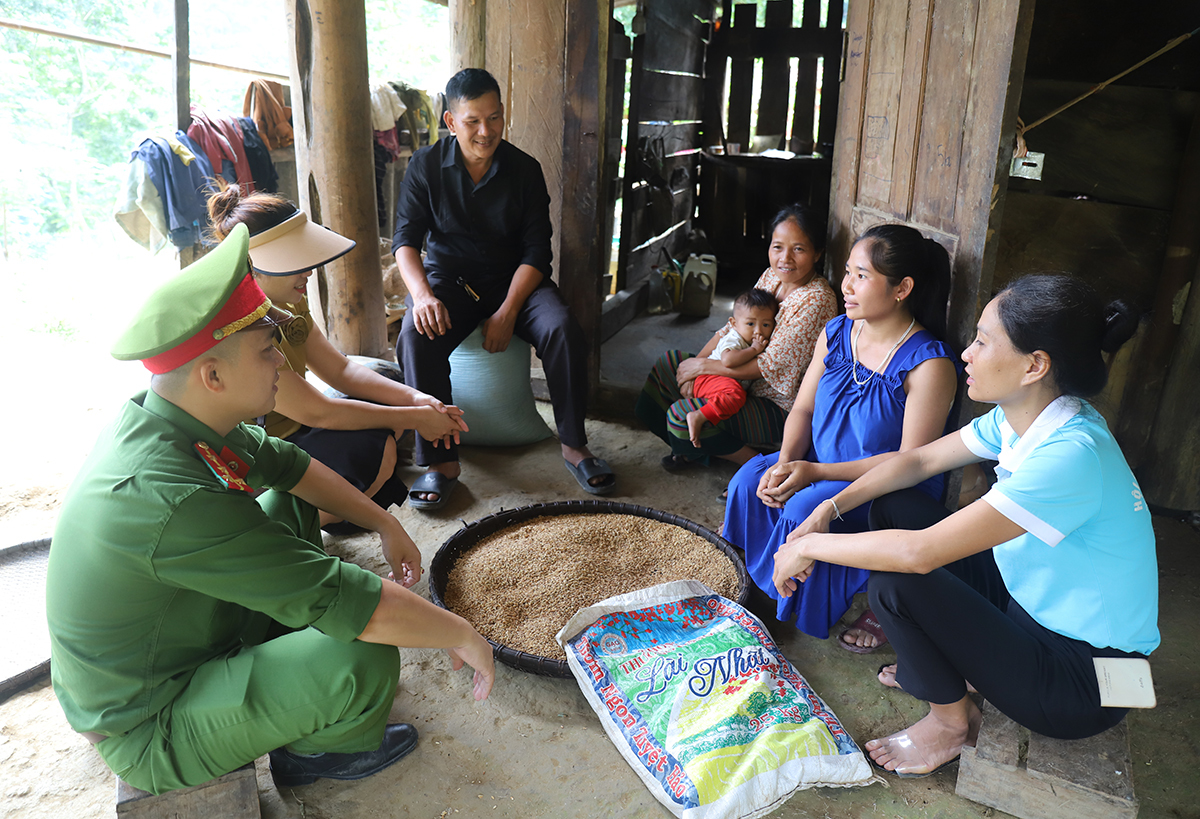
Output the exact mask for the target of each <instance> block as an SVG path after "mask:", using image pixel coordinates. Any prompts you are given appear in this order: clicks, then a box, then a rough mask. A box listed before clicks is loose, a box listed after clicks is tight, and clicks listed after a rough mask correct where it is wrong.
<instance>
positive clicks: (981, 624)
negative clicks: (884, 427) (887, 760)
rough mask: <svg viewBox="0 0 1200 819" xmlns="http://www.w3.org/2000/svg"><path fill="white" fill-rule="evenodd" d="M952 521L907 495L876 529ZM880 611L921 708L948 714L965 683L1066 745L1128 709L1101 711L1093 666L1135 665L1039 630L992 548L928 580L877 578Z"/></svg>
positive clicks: (877, 511)
mask: <svg viewBox="0 0 1200 819" xmlns="http://www.w3.org/2000/svg"><path fill="white" fill-rule="evenodd" d="M948 514H949V512H947V511H946V509H945V507H943V506H942V505H941V504H940V503H938V502H937V501H935V500H933V499H932V498H930V497H929V496H928V495H925V494H924V493H922V492H918V491H917V490H915V489H905V490H902V491H900V492H895V493H893V494H891V495H885V496H884V497H882V498H879V499H878V500H876V501H875V502H874V503H873V504H872V507H871V515H870V524H871V528H872V529H924V528H927V527H929V526H932V525H933V524H934V523H937V522H938V521H939V520H941V519H943V518H945V517H946V516H947V515H948ZM868 594H869V597H870V600H871V608H872V609H873V610H874V612H875V616H876V617H878V618H879V621H880V623H881V624H882V625H883V630H884V632H885V633H886V634H887V636H888V639H889V640H890V641H891V643H892V645H893V646H895V648H896V656H897V658H898V666H897V673H896V680H897V682H898V683H899V684H900V685H901V687H903V688H904V690H905V691H907V692H909V693H910V694H912V695H913V696H915V697H918V698H919V699H923V700H927V701H929V702H931V703H937V704H942V705H946V704H949V703H953V702H957V701H958V700H960V699H962V697H963V696H964V695H965V694H966V682H965V681H966V680H970V681H971V684H972V685H974V686H975V688H976V689H977V690H978V691H979V693H980V694H982V695H983V696H984V697H986V698H987V700H988V701H989V702H991V703H992V704H993V705H995V706H996V708H998V709H999V710H1000V711H1001V713H1003V714H1005V715H1006V716H1008V717H1009V718H1010V719H1012V720H1013V721H1014V722H1017V723H1019V724H1020V725H1024V726H1025V727H1026V728H1029V729H1030V730H1032V731H1036V732H1037V733H1039V734H1043V735H1045V736H1050V737H1056V738H1059V739H1081V738H1083V737H1088V736H1092V735H1094V734H1098V733H1100V732H1101V731H1104V730H1106V729H1108V728H1111V727H1112V726H1114V725H1116V724H1117V723H1118V722H1120V721H1121V719H1122V718H1123V717H1124V716H1125V712H1126V709H1124V708H1102V707H1101V706H1100V691H1099V685H1098V683H1097V682H1096V671H1095V667H1094V665H1093V663H1092V658H1093V657H1136V656H1141V655H1137V654H1126V653H1125V652H1122V651H1118V650H1116V649H1097V648H1094V647H1093V646H1091V645H1089V644H1088V643H1085V642H1083V641H1081V640H1073V639H1071V638H1070V637H1065V636H1063V635H1061V634H1058V633H1056V632H1053V631H1050V630H1049V629H1047V628H1045V627H1044V626H1042V625H1040V624H1038V623H1037V622H1036V621H1035V620H1034V619H1033V618H1032V617H1030V616H1029V614H1027V613H1026V612H1025V610H1024V609H1023V608H1021V606H1020V605H1019V604H1018V603H1017V602H1016V601H1015V600H1013V599H1011V598H1010V597H1009V594H1008V590H1007V589H1006V588H1005V586H1004V580H1003V578H1001V576H1000V572H999V570H998V569H997V568H996V561H995V559H994V558H993V557H992V552H991V550H990V549H989V550H988V551H986V552H982V553H980V554H977V555H972V556H971V557H968V558H965V559H963V560H960V561H957V562H955V563H952V564H950V565H948V566H945V567H943V568H941V569H935V570H934V571H932V572H930V573H929V574H926V575H921V574H900V573H893V572H873V573H872V574H871V580H870V584H869V587H868Z"/></svg>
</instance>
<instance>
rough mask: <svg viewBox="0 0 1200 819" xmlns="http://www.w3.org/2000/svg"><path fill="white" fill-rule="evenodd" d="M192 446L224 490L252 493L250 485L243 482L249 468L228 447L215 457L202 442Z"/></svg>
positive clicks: (211, 450)
mask: <svg viewBox="0 0 1200 819" xmlns="http://www.w3.org/2000/svg"><path fill="white" fill-rule="evenodd" d="M193 446H194V448H195V450H196V452H198V453H200V460H202V461H204V463H205V464H207V465H208V468H209V469H210V470H212V473H213V474H214V475H216V476H217V480H219V481H220V482H221V483H222V484H224V485H225V488H227V489H237V490H239V491H241V492H253V491H254V490H253V489H251V487H250V484H248V483H246V481H245V480H243V478H244V477H245V475H246V473H247V472H249V471H250V467H248V466H246V464H245V463H243V462H242V461H241V459H239V458H238V457H237V456H236V455H234V454H233V453H232V452H231V451H230V450H229V447H225V448H224V449H223V450H222V451H221V454H220V455H217V453H216V452H214V451H213V448H212V447H210V446H209V445H208V444H206V443H204V442H203V441H197V442H196V443H195V444H194V445H193Z"/></svg>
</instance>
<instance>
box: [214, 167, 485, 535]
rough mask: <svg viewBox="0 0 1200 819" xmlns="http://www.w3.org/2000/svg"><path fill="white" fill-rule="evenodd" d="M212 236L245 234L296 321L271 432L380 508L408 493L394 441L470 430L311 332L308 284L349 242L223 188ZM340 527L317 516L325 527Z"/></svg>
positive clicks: (447, 409)
mask: <svg viewBox="0 0 1200 819" xmlns="http://www.w3.org/2000/svg"><path fill="white" fill-rule="evenodd" d="M208 214H209V219H210V221H211V222H212V233H213V236H214V237H215V238H216V239H217V240H221V239H224V238H225V236H226V235H228V233H229V232H230V231H231V230H233V228H234V227H235V226H236V225H238V224H245V225H246V227H248V228H249V229H250V263H251V266H252V267H253V270H254V278H255V280H256V281H257V282H258V285H259V287H261V288H262V289H263V292H264V293H266V294H267V297H268V298H269V299H270V300H271V301H272V302H273V303H275V304H278V305H282V306H283V307H285V308H287V309H288V310H290V311H291V312H292V313H294V314H295V316H296V318H295V319H294V320H293V321H292V322H291V323H290V324H289V325H287V326H285V327H283V328H281V329H282V332H281V334H280V336H281V337H280V339H279V341H277V342H276V343H277V344H278V346H279V349H280V351H281V352H282V353H283V354H284V356H285V357H286V358H287V363H286V364H285V365H284V366H283V367H281V368H280V372H279V392H278V394H277V396H276V401H275V410H274V411H273V412H271V413H270V414H269V415H267V416H265V418H263V419H255V420H258V421H259V422H260V423H262V424H263V425H264V426H265V427H266V430H267V432H269V433H270V434H272V435H275V436H277V437H279V438H284V439H286V440H288V441H289V442H291V443H294V444H296V445H297V446H298V447H300V448H301V449H303V450H304V451H305V452H307V453H309V454H310V455H312V456H313V457H314V458H316V459H317V460H319V461H321V462H322V463H324V464H325V465H326V466H328V467H330V468H331V469H333V470H334V471H336V472H337V473H338V474H340V475H341V476H342V477H344V478H345V479H346V480H347V481H349V482H350V483H351V484H353V485H354V486H356V487H357V488H358V489H360V490H362V492H363V493H365V494H366V495H368V496H369V497H371V498H373V499H374V500H375V502H376V503H378V504H379V505H380V506H381V507H383V508H384V509H387V508H389V507H390V506H391V504H393V503H396V504H400V503H403V502H404V498H405V497H406V495H407V494H408V490H407V487H405V485H404V483H403V482H402V481H401V480H400V478H399V477H397V476H396V475H395V474H394V473H395V468H396V462H397V457H396V440H397V438H399V437H400V435H401V434H402V433H403V432H404V430H406V429H412V430H415V431H416V433H417V434H418V435H420V436H421V437H422V438H424V439H425V440H427V441H432V442H434V444H435V445H436V444H437V443H438V442H441V441H450V440H453V441H455V442H457V441H458V433H459V432H461V431H465V430H466V429H467V426H466V424H464V423H463V421H462V411H461V410H460V409H458V408H457V407H454V406H446V405H445V404H443V403H442V402H441V401H439V400H437V399H436V398H434V397H433V396H430V395H426V394H425V393H423V392H419V391H417V390H414V389H413V388H411V387H408V386H405V385H404V384H401V383H398V382H395V381H392V380H390V379H388V378H385V377H384V376H382V375H379V374H378V373H376V372H374V371H372V370H370V369H368V368H367V367H364V366H362V365H361V364H357V363H355V362H353V361H351V360H349V359H348V358H346V356H344V355H343V354H342V353H341V352H339V351H338V350H337V349H335V348H334V346H333V345H332V344H330V343H329V340H328V339H326V338H325V336H324V335H323V334H322V333H321V331H320V330H319V329H318V328H317V327H315V326H314V323H313V320H312V317H311V315H310V314H309V309H308V298H307V284H308V277H309V276H310V275H311V274H312V271H313V269H314V268H317V267H320V266H321V265H324V264H328V263H329V262H331V261H333V260H334V259H337V258H340V257H341V256H344V255H345V254H347V253H349V252H350V251H351V250H353V249H354V245H355V243H354V242H353V241H352V240H350V239H347V238H346V237H344V236H341V235H339V234H337V233H334V232H333V231H332V230H329V229H328V228H325V227H322V226H320V225H316V224H313V223H312V222H310V221H308V218H307V216H306V215H305V214H304V213H303V212H302V211H300V210H299V209H298V208H297V207H296V206H295V205H294V204H293V203H292V202H290V201H288V200H287V199H286V198H284V197H282V196H279V195H277V194H269V193H253V194H250V195H249V196H242V195H241V192H240V191H239V189H238V187H237V186H236V185H227V186H223V188H222V189H221V190H220V191H218V192H217V193H214V194H213V195H212V196H211V197H209V200H208ZM309 370H311V371H312V372H313V374H314V375H316V376H317V377H318V378H320V379H321V380H322V381H323V382H325V383H326V384H328V385H329V386H330V387H333V388H334V389H335V390H338V391H340V392H341V393H343V394H345V395H347V396H349V397H348V398H344V399H342V398H331V397H329V396H327V395H325V394H324V393H322V392H321V391H320V390H318V389H317V388H315V387H314V386H313V385H312V384H310V383H308V381H306V380H305V374H306V372H307V371H309ZM337 522H338V521H337V519H336V518H333V517H331V516H329V515H327V514H326V513H325V512H322V513H321V525H322V526H325V527H328V526H329V525H330V524H334V523H337Z"/></svg>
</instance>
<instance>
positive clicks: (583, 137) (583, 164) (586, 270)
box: [558, 0, 611, 391]
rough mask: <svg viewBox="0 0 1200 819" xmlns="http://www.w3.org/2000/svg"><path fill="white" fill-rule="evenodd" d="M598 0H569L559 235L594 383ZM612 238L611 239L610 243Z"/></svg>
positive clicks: (600, 258) (600, 72) (600, 163)
mask: <svg viewBox="0 0 1200 819" xmlns="http://www.w3.org/2000/svg"><path fill="white" fill-rule="evenodd" d="M600 8H603V9H605V10H606V11H608V3H607V2H602V3H597V2H596V0H567V15H566V17H567V19H566V23H567V25H566V30H567V31H568V32H571V36H570V37H568V38H567V42H566V55H565V56H564V60H563V79H564V81H565V86H566V87H565V89H564V91H565V95H564V99H563V136H562V167H563V176H562V201H564V202H570V203H571V206H570V207H564V208H563V210H562V222H561V225H562V235H561V238H560V240H559V249H560V257H559V274H558V280H559V286H560V287H561V288H562V292H563V297H564V298H565V299H566V301H567V304H569V305H570V306H571V311H572V312H573V313H574V314H575V317H576V318H577V319H578V320H579V324H580V325H581V326H582V327H583V335H584V338H586V339H587V349H588V383H589V386H590V387H591V389H592V391H594V390H595V388H596V386H597V385H599V383H600V307H601V305H602V304H603V297H602V296H601V294H600V282H602V281H603V280H604V273H605V272H606V271H605V270H604V269H603V263H604V259H605V255H604V253H603V252H602V250H601V248H602V247H603V245H602V244H601V242H602V241H603V240H604V237H603V236H602V235H601V233H602V230H601V228H602V227H603V225H604V224H605V220H604V219H602V218H600V215H599V210H598V207H599V203H598V200H599V194H600V191H601V186H600V176H601V170H602V169H603V167H604V148H605V144H604V143H605V140H604V139H603V138H602V137H603V134H604V130H605V122H604V117H605V114H606V113H607V112H606V111H605V107H604V105H603V104H602V103H601V101H602V100H604V99H606V93H605V84H604V83H605V78H606V75H607V68H608V65H607V62H608V61H607V55H608V32H609V25H608V20H609V19H611V12H609V13H608V14H606V15H605V16H603V17H602V16H601V15H600V13H599V10H600ZM610 241H611V240H610Z"/></svg>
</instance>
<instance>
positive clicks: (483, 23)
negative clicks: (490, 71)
mask: <svg viewBox="0 0 1200 819" xmlns="http://www.w3.org/2000/svg"><path fill="white" fill-rule="evenodd" d="M486 37H487V0H450V53H451V54H452V55H453V66H452V67H453V69H454V72H455V73H457V72H459V71H462V70H463V69H464V68H485V67H486V66H485V65H484V63H485V62H486V56H487V40H486Z"/></svg>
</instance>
